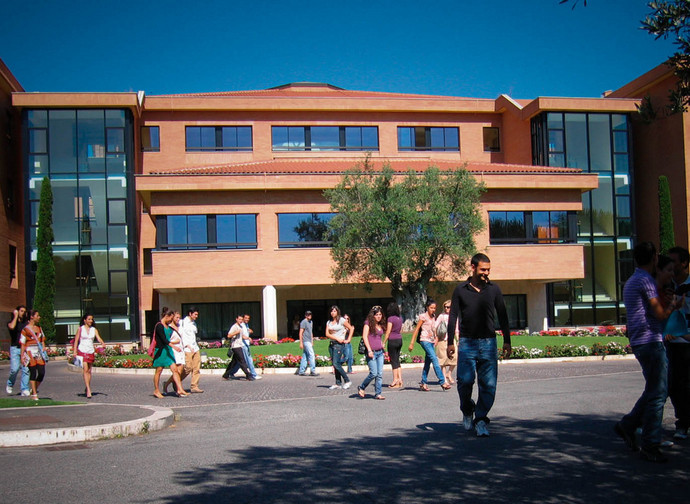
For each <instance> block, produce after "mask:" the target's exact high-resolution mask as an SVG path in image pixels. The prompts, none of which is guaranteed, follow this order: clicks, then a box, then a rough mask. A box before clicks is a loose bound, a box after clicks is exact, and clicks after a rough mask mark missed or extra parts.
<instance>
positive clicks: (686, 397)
mask: <svg viewBox="0 0 690 504" xmlns="http://www.w3.org/2000/svg"><path fill="white" fill-rule="evenodd" d="M668 255H669V257H670V258H671V260H672V261H673V283H674V285H675V287H676V291H677V292H678V295H679V296H680V297H681V303H682V304H681V306H680V310H681V312H682V313H683V315H684V316H685V320H686V325H687V321H690V293H688V290H690V274H689V273H688V265H689V264H690V253H688V249H686V248H683V247H673V248H671V249H669V251H668ZM689 332H690V331H689ZM666 351H667V353H668V367H669V375H668V379H669V382H668V395H669V397H670V398H671V403H672V404H673V409H674V412H675V415H676V431H675V433H674V434H673V439H677V440H679V441H682V440H685V439H687V438H688V428H690V334H686V335H685V336H672V335H666Z"/></svg>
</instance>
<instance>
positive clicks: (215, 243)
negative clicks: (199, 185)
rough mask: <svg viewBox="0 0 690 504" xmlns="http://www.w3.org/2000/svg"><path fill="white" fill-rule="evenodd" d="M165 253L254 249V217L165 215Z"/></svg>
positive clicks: (243, 215)
mask: <svg viewBox="0 0 690 504" xmlns="http://www.w3.org/2000/svg"><path fill="white" fill-rule="evenodd" d="M165 219H166V222H167V224H166V231H167V242H165V240H162V241H163V242H164V243H161V244H160V246H161V248H162V249H164V250H180V249H182V250H196V249H208V248H219V249H237V248H252V249H255V248H256V246H257V243H256V215H255V214H237V215H235V214H228V215H168V216H167V218H165ZM161 236H162V235H161Z"/></svg>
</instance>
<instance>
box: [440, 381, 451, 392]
mask: <svg viewBox="0 0 690 504" xmlns="http://www.w3.org/2000/svg"><path fill="white" fill-rule="evenodd" d="M441 388H442V389H443V390H444V391H445V390H450V389H451V386H450V385H449V384H447V383H444V384H443V385H441Z"/></svg>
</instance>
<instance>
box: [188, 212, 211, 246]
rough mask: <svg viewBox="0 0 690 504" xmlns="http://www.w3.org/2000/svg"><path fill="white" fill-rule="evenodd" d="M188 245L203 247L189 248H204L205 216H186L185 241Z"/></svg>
mask: <svg viewBox="0 0 690 504" xmlns="http://www.w3.org/2000/svg"><path fill="white" fill-rule="evenodd" d="M186 243H187V244H189V245H203V247H189V248H190V249H192V248H206V244H207V243H208V233H207V227H206V216H205V215H188V216H187V240H186Z"/></svg>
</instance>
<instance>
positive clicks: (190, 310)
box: [187, 306, 199, 315]
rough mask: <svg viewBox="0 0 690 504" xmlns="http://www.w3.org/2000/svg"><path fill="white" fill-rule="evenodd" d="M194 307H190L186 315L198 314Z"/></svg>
mask: <svg viewBox="0 0 690 504" xmlns="http://www.w3.org/2000/svg"><path fill="white" fill-rule="evenodd" d="M198 311H199V310H197V308H196V306H190V307H189V310H187V315H191V314H192V313H195V312H198Z"/></svg>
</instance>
